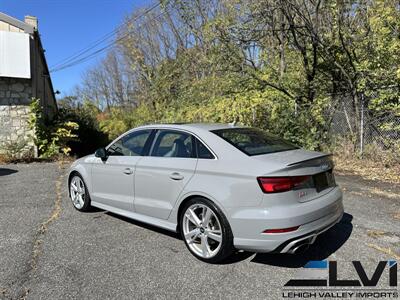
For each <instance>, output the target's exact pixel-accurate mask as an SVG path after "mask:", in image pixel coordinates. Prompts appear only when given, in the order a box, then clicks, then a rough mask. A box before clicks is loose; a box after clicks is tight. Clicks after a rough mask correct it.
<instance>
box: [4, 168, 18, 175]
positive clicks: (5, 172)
mask: <svg viewBox="0 0 400 300" xmlns="http://www.w3.org/2000/svg"><path fill="white" fill-rule="evenodd" d="M17 172H18V171H17V170H14V169H8V168H0V176H7V175H11V174H14V173H17Z"/></svg>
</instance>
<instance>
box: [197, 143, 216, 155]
mask: <svg viewBox="0 0 400 300" xmlns="http://www.w3.org/2000/svg"><path fill="white" fill-rule="evenodd" d="M196 144H197V157H198V158H203V159H214V158H215V157H214V155H213V154H212V153H211V152H210V150H208V149H207V147H206V146H204V144H203V143H202V142H200V141H199V140H198V139H196Z"/></svg>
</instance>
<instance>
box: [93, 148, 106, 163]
mask: <svg viewBox="0 0 400 300" xmlns="http://www.w3.org/2000/svg"><path fill="white" fill-rule="evenodd" d="M94 156H96V157H98V158H101V160H106V159H107V151H106V148H99V149H97V150H96V152H95V153H94Z"/></svg>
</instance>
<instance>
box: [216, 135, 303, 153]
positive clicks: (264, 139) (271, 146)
mask: <svg viewBox="0 0 400 300" xmlns="http://www.w3.org/2000/svg"><path fill="white" fill-rule="evenodd" d="M211 132H213V133H215V134H216V135H218V136H219V137H221V138H223V139H224V140H225V141H227V142H228V143H230V144H232V145H233V146H235V147H236V148H238V149H239V150H240V151H242V152H244V153H246V154H247V155H249V156H252V155H261V154H268V153H274V152H281V151H289V150H295V149H299V147H297V146H295V145H293V144H292V143H290V142H287V141H285V140H283V139H281V138H279V137H277V136H274V135H272V134H269V133H267V132H265V131H262V130H260V129H256V128H227V129H218V130H212V131H211Z"/></svg>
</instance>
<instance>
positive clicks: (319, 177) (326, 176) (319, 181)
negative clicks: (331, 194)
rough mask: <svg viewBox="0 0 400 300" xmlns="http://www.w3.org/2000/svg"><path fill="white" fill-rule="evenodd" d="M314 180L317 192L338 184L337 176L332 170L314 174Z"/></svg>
mask: <svg viewBox="0 0 400 300" xmlns="http://www.w3.org/2000/svg"><path fill="white" fill-rule="evenodd" d="M313 180H314V186H315V189H316V190H317V193H319V192H321V191H323V190H326V189H328V188H331V187H335V186H336V182H335V176H334V175H333V172H332V170H329V171H326V172H322V173H319V174H316V175H314V176H313Z"/></svg>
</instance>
